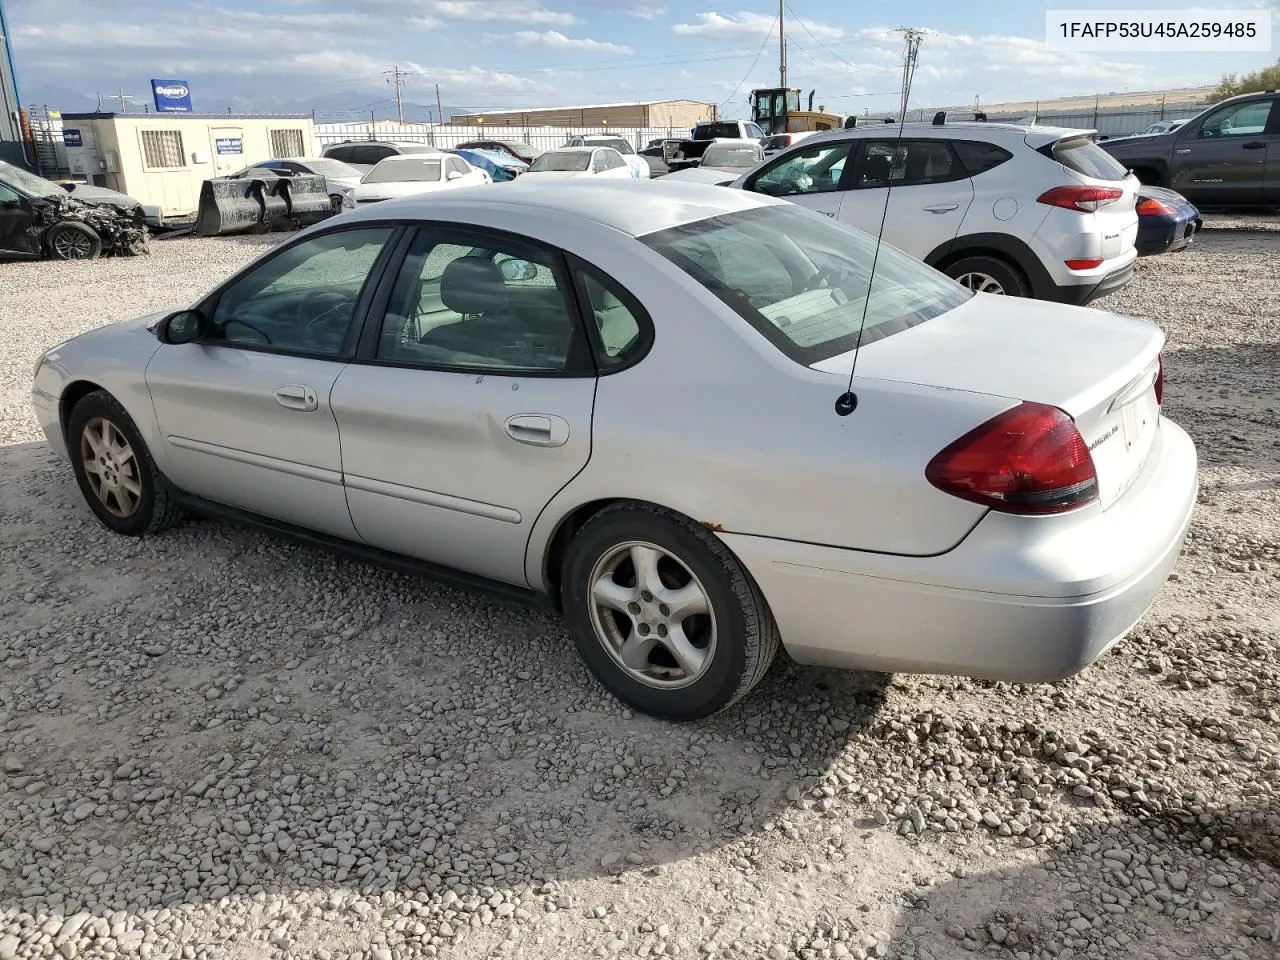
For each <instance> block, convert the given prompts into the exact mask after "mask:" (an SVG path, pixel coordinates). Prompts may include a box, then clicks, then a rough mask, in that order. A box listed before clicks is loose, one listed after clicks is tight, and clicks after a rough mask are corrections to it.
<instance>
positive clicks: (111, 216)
mask: <svg viewBox="0 0 1280 960" xmlns="http://www.w3.org/2000/svg"><path fill="white" fill-rule="evenodd" d="M148 252H150V246H149V234H148V232H147V224H146V219H145V214H144V213H143V210H142V208H141V207H138V208H135V209H134V210H133V211H131V212H125V211H122V210H121V209H120V208H119V207H118V206H117V205H116V204H114V203H112V202H110V201H107V202H95V201H94V200H93V199H89V198H88V197H86V198H85V199H83V200H82V199H78V198H77V197H75V196H73V195H72V194H70V193H68V192H67V191H66V190H65V189H64V188H62V187H60V186H58V185H57V184H56V183H53V182H52V181H50V180H45V179H44V178H43V177H38V176H36V175H35V174H33V173H28V172H27V171H26V170H23V169H22V168H21V167H16V166H14V165H13V164H10V163H5V162H3V161H0V257H2V258H5V259H23V260H38V259H40V258H42V257H49V258H52V259H55V260H93V259H95V258H96V257H99V256H137V255H139V254H143V253H148Z"/></svg>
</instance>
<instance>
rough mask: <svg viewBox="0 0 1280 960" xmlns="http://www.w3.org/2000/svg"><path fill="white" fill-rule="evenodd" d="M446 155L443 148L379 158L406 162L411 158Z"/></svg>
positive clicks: (429, 157)
mask: <svg viewBox="0 0 1280 960" xmlns="http://www.w3.org/2000/svg"><path fill="white" fill-rule="evenodd" d="M443 156H444V151H442V150H423V151H421V152H419V153H393V154H392V155H391V156H389V157H384V158H383V159H382V160H379V161H378V162H379V163H405V162H407V161H409V160H436V159H439V158H440V157H443Z"/></svg>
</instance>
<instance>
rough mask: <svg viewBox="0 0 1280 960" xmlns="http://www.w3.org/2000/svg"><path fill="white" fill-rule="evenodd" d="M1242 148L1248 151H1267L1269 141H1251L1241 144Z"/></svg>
mask: <svg viewBox="0 0 1280 960" xmlns="http://www.w3.org/2000/svg"><path fill="white" fill-rule="evenodd" d="M1241 146H1243V147H1244V149H1246V150H1265V149H1266V147H1267V141H1265V140H1250V141H1249V142H1248V143H1245V144H1241Z"/></svg>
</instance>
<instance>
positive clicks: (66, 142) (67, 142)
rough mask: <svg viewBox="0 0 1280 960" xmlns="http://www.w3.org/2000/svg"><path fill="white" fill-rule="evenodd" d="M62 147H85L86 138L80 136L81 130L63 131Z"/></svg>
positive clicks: (64, 129)
mask: <svg viewBox="0 0 1280 960" xmlns="http://www.w3.org/2000/svg"><path fill="white" fill-rule="evenodd" d="M62 145H63V146H64V147H83V146H84V138H83V137H82V136H81V135H80V131H79V130H68V129H66V128H65V127H63V129H62Z"/></svg>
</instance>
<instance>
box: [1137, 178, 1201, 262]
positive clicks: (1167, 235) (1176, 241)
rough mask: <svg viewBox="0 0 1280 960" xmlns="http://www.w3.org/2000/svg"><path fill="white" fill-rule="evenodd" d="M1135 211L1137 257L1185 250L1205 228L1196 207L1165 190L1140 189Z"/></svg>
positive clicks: (1185, 199) (1181, 196) (1153, 188)
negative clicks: (1136, 215) (1136, 217)
mask: <svg viewBox="0 0 1280 960" xmlns="http://www.w3.org/2000/svg"><path fill="white" fill-rule="evenodd" d="M1137 210H1138V239H1137V243H1136V246H1137V248H1138V256H1140V257H1149V256H1153V255H1155V254H1158V253H1177V252H1178V251H1179V250H1185V249H1186V248H1187V247H1188V246H1189V245H1190V244H1191V242H1192V241H1193V240H1195V238H1196V234H1198V233H1199V232H1200V228H1201V227H1203V226H1204V220H1203V219H1202V218H1201V216H1200V211H1199V210H1197V209H1196V208H1195V204H1193V203H1191V201H1189V200H1188V199H1187V198H1186V197H1184V196H1183V195H1182V194H1180V193H1175V192H1174V191H1173V190H1166V189H1165V188H1164V187H1145V186H1144V187H1141V188H1140V189H1139V190H1138V207H1137Z"/></svg>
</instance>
